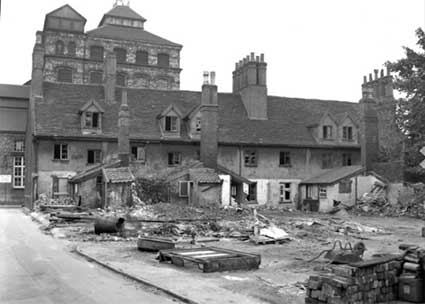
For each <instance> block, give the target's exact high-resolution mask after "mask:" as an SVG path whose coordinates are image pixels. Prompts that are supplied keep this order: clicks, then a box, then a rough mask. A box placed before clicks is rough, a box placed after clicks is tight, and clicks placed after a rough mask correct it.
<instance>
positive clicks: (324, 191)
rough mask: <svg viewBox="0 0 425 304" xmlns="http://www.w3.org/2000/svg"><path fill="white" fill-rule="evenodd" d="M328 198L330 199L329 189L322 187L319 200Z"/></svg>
mask: <svg viewBox="0 0 425 304" xmlns="http://www.w3.org/2000/svg"><path fill="white" fill-rule="evenodd" d="M327 197H328V192H327V189H326V188H325V187H320V188H319V198H327Z"/></svg>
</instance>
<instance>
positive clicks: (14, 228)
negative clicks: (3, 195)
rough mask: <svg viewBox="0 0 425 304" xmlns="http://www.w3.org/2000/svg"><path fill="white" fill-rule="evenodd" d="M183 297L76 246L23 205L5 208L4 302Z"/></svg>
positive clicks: (62, 303) (0, 278)
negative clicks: (49, 231) (46, 229)
mask: <svg viewBox="0 0 425 304" xmlns="http://www.w3.org/2000/svg"><path fill="white" fill-rule="evenodd" d="M176 302H177V303H181V301H180V300H178V299H176V298H174V297H170V296H169V294H165V293H163V292H161V291H158V290H157V289H153V288H149V287H146V286H145V285H141V284H139V283H136V282H134V281H133V280H128V279H126V278H124V277H122V276H120V275H117V274H116V273H113V272H110V271H108V270H106V269H105V268H103V267H101V266H99V265H97V264H94V263H91V262H89V261H87V259H83V258H80V257H79V256H77V255H75V254H73V253H71V252H70V247H69V243H68V242H66V241H63V240H58V239H54V238H52V237H51V236H47V235H45V234H43V233H42V232H41V231H40V230H39V229H38V225H37V224H36V223H34V222H33V221H31V218H30V217H28V216H25V214H24V213H23V212H22V210H21V209H14V208H0V303H2V304H44V303H46V304H68V303H69V304H71V303H72V304H73V303H79V304H97V303H99V304H100V303H102V304H103V303H112V304H114V303H117V304H118V303H126V304H131V303H134V304H136V303H165V304H167V303H176Z"/></svg>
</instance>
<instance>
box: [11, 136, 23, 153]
mask: <svg viewBox="0 0 425 304" xmlns="http://www.w3.org/2000/svg"><path fill="white" fill-rule="evenodd" d="M18 143H21V145H20V146H21V147H20V149H18ZM13 152H25V140H23V139H17V140H15V143H14V147H13Z"/></svg>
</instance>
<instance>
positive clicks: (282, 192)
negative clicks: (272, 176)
mask: <svg viewBox="0 0 425 304" xmlns="http://www.w3.org/2000/svg"><path fill="white" fill-rule="evenodd" d="M288 185H289V186H288ZM291 190H292V185H291V183H288V182H280V183H279V203H281V204H284V203H292V201H291V196H292V195H291V194H292V191H291ZM288 193H289V198H288V199H287V198H286V194H288Z"/></svg>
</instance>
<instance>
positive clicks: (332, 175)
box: [301, 166, 365, 185]
mask: <svg viewBox="0 0 425 304" xmlns="http://www.w3.org/2000/svg"><path fill="white" fill-rule="evenodd" d="M363 172H365V168H364V167H362V166H345V167H338V168H334V169H328V170H325V171H324V172H322V173H320V174H318V175H316V176H313V177H310V178H308V179H306V180H303V181H302V182H301V184H310V185H311V184H325V185H331V184H335V183H337V182H339V181H340V180H342V179H346V178H350V177H353V176H356V175H358V174H360V173H363Z"/></svg>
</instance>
